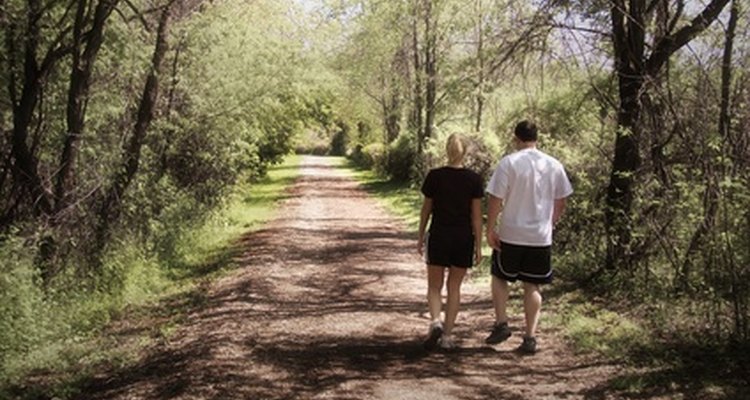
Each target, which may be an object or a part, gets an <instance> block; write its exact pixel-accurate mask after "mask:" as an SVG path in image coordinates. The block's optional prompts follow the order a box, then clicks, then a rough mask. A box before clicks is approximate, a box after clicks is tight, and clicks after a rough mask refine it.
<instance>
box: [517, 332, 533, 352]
mask: <svg viewBox="0 0 750 400" xmlns="http://www.w3.org/2000/svg"><path fill="white" fill-rule="evenodd" d="M518 352H519V353H521V354H535V353H536V338H534V337H531V336H524V337H523V343H521V345H520V346H518Z"/></svg>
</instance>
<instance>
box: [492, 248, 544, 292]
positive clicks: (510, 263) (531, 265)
mask: <svg viewBox="0 0 750 400" xmlns="http://www.w3.org/2000/svg"><path fill="white" fill-rule="evenodd" d="M498 255H499V256H498ZM491 271H492V275H494V276H496V277H498V278H500V279H503V280H506V281H509V282H515V281H516V280H520V281H523V282H529V283H550V282H552V246H542V247H535V246H521V245H517V244H510V243H505V242H500V252H499V253H498V251H497V250H493V251H492V270H491Z"/></svg>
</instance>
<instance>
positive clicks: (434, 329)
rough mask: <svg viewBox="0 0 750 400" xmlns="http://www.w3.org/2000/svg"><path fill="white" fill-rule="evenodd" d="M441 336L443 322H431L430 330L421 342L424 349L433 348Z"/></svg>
mask: <svg viewBox="0 0 750 400" xmlns="http://www.w3.org/2000/svg"><path fill="white" fill-rule="evenodd" d="M441 336H443V324H441V323H440V322H433V323H432V324H431V325H430V332H429V333H428V334H427V339H425V341H424V344H423V345H424V348H425V350H428V351H430V350H435V348H436V347H437V345H438V341H440V337H441Z"/></svg>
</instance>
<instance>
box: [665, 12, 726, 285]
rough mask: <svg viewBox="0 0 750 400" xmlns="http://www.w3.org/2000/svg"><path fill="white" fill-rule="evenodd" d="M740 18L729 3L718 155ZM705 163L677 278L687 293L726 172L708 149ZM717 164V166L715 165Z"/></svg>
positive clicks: (723, 136) (723, 138) (711, 225)
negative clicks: (699, 204) (694, 224)
mask: <svg viewBox="0 0 750 400" xmlns="http://www.w3.org/2000/svg"><path fill="white" fill-rule="evenodd" d="M738 16H739V4H738V2H737V0H733V1H732V6H731V8H730V14H729V23H728V25H727V30H726V33H725V40H724V53H723V55H722V63H721V90H720V92H721V100H720V104H719V126H718V130H719V136H720V137H721V143H722V146H721V149H722V151H721V154H729V153H730V152H731V145H730V138H729V132H730V126H731V114H730V107H729V100H730V89H731V84H732V52H733V51H734V50H733V48H734V36H735V32H736V29H737V19H738ZM707 153H708V155H707V158H708V159H707V160H706V162H705V165H706V170H705V172H704V175H705V177H706V178H705V180H706V189H705V190H704V192H703V221H701V224H700V225H698V229H696V230H695V232H694V233H693V236H692V237H691V238H690V244H689V245H688V249H687V251H686V252H685V259H684V261H683V263H682V270H681V271H679V274H678V275H677V282H676V283H677V286H678V287H679V288H680V289H687V288H688V287H689V284H690V275H691V273H692V269H693V261H694V258H695V254H696V253H697V252H698V251H699V250H700V248H701V247H703V246H704V244H705V241H706V240H705V237H706V235H707V234H708V233H710V232H711V231H712V230H713V229H714V227H715V226H716V216H717V214H718V212H719V201H720V198H721V188H720V186H719V182H720V181H721V180H723V177H724V176H725V175H726V173H727V171H724V170H723V169H724V167H723V165H725V164H724V163H723V162H720V161H719V160H718V159H717V158H718V157H719V155H718V154H716V151H712V150H711V147H710V146H708V147H707ZM717 164H718V165H717Z"/></svg>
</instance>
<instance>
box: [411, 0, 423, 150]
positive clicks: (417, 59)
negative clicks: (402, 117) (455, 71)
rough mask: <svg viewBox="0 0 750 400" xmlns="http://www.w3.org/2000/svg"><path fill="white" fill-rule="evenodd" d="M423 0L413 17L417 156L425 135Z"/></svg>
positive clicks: (414, 111)
mask: <svg viewBox="0 0 750 400" xmlns="http://www.w3.org/2000/svg"><path fill="white" fill-rule="evenodd" d="M420 2H421V0H415V3H414V11H413V12H414V15H413V18H412V57H413V58H412V59H413V62H414V65H413V68H414V69H413V71H414V88H413V96H414V106H413V108H412V113H411V125H412V128H413V129H414V130H415V134H416V136H417V156H418V157H421V154H422V150H423V149H422V137H423V132H424V131H423V126H422V113H423V111H424V98H423V94H422V62H421V55H420V51H419V27H418V21H419V15H420V10H421V8H422V7H421V6H420Z"/></svg>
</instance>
